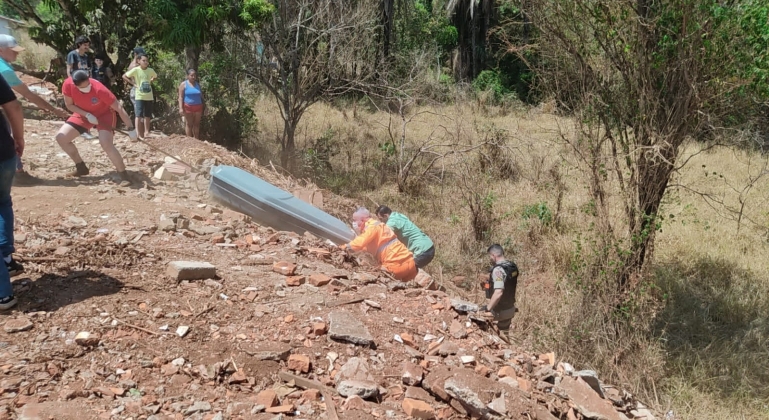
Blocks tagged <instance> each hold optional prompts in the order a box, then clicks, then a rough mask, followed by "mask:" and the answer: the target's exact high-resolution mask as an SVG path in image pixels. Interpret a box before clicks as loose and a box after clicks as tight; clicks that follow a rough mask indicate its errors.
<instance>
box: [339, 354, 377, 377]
mask: <svg viewBox="0 0 769 420" xmlns="http://www.w3.org/2000/svg"><path fill="white" fill-rule="evenodd" d="M334 380H335V381H337V382H340V381H372V382H373V381H374V377H373V376H371V374H370V373H369V367H368V363H366V360H364V359H362V358H359V357H351V358H350V359H349V360H348V361H347V363H345V364H344V365H342V367H341V368H340V369H339V371H338V372H337V373H336V375H335V376H334Z"/></svg>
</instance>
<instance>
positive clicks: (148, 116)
mask: <svg viewBox="0 0 769 420" xmlns="http://www.w3.org/2000/svg"><path fill="white" fill-rule="evenodd" d="M153 105H154V103H153V102H152V101H144V104H143V105H142V109H143V110H144V113H143V116H144V133H145V136H149V135H150V122H152V106H153Z"/></svg>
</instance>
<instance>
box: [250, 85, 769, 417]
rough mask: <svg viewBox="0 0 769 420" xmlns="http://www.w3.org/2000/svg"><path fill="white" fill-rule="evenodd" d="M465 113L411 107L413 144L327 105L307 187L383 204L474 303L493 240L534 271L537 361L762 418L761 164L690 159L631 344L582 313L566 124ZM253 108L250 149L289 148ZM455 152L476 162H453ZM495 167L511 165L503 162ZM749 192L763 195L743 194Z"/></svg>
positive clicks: (766, 306)
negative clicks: (479, 223)
mask: <svg viewBox="0 0 769 420" xmlns="http://www.w3.org/2000/svg"><path fill="white" fill-rule="evenodd" d="M456 103H457V104H462V105H446V106H440V107H411V108H409V109H408V110H407V111H406V113H405V114H404V116H405V117H406V124H405V130H404V123H403V121H404V120H402V119H401V118H400V116H398V115H396V114H391V113H387V112H384V111H377V110H376V109H374V107H372V106H370V105H369V104H366V103H365V102H359V103H357V104H347V105H346V106H343V107H340V108H332V107H330V106H328V105H325V104H318V105H316V106H314V107H312V108H310V110H309V111H308V114H307V115H306V116H305V118H304V119H303V120H302V122H301V123H300V125H299V130H298V132H297V148H298V149H300V150H307V149H309V148H312V149H313V153H306V154H305V155H304V161H305V162H306V169H307V172H306V176H307V177H312V178H313V179H314V180H316V182H317V183H318V184H320V185H323V186H325V187H326V188H329V189H333V190H334V191H335V192H338V193H341V194H344V195H347V196H351V197H357V199H358V201H359V202H360V204H363V205H367V206H370V207H373V206H374V205H375V204H380V203H386V204H388V205H390V206H391V207H392V208H394V209H396V210H400V211H402V212H404V213H406V214H408V215H409V216H410V217H411V218H412V219H413V220H414V221H415V222H416V223H417V224H418V225H419V226H421V227H422V228H423V229H424V230H425V231H427V232H428V233H429V234H430V235H431V236H432V237H433V239H434V240H435V241H436V243H437V245H438V247H437V248H438V254H437V258H436V261H435V262H433V264H431V266H430V271H431V272H432V274H434V275H436V276H438V277H439V278H441V279H442V281H443V282H444V283H445V284H447V285H451V286H452V287H453V286H454V285H453V284H452V279H453V278H454V277H455V276H459V275H462V276H466V277H467V280H466V281H465V282H464V286H466V288H467V289H468V290H467V291H465V293H467V294H468V295H470V296H474V297H475V298H476V299H480V293H479V292H478V291H477V290H475V289H474V287H475V286H474V283H475V281H474V279H475V276H476V275H477V274H478V273H479V272H480V271H481V270H482V268H483V267H484V266H485V259H484V258H483V250H484V249H485V247H486V246H487V245H488V244H489V243H491V242H499V243H502V244H503V245H505V246H506V248H507V249H508V250H510V251H511V252H512V254H513V255H514V258H515V260H516V262H517V263H518V264H519V265H520V266H521V267H522V270H523V273H524V275H523V277H522V281H523V282H524V287H522V288H520V289H519V290H520V292H519V294H520V299H519V301H520V305H521V313H520V316H519V317H518V318H517V319H516V323H515V325H516V328H517V331H518V336H519V337H520V340H521V341H522V342H525V343H526V344H527V345H529V346H531V347H532V348H533V349H534V350H536V349H537V348H541V349H545V348H549V349H555V350H556V351H558V352H559V354H562V355H564V358H565V359H568V360H571V361H574V362H575V363H576V364H577V365H578V366H579V367H584V368H594V369H596V370H598V371H599V372H600V373H601V375H602V376H604V377H610V378H611V379H612V380H614V381H615V382H619V383H622V384H623V385H625V386H628V387H630V388H631V389H635V390H636V392H637V393H639V394H641V395H642V396H643V397H644V399H645V400H646V401H651V402H653V403H654V404H655V405H656V408H657V409H658V410H659V411H660V412H661V413H663V414H664V413H665V412H667V411H668V410H673V411H674V413H675V414H676V418H690V419H694V418H696V419H724V418H755V419H758V418H766V416H767V415H769V408H768V407H767V402H769V387H767V384H769V369H768V368H769V366H767V365H768V364H769V362H767V360H769V358H767V347H766V339H767V337H768V336H769V303H767V302H769V300H767V297H769V260H767V259H766V258H765V255H766V252H767V227H769V213H767V210H766V209H767V208H768V206H767V205H766V203H767V200H768V199H769V176H767V172H766V164H767V160H766V157H765V156H762V155H760V154H758V153H753V152H739V151H733V150H732V149H730V148H727V147H715V148H712V149H709V150H706V151H703V146H702V145H700V144H696V143H693V144H690V145H688V146H687V147H686V151H685V157H688V156H691V160H690V161H689V163H688V165H687V166H686V167H685V168H684V169H683V171H682V172H681V173H680V174H678V175H677V177H676V181H675V183H676V184H677V185H679V187H678V188H675V189H672V190H671V191H669V193H668V195H667V196H666V198H665V200H664V204H663V213H664V215H665V219H664V221H663V222H662V225H661V231H660V232H659V233H658V235H659V236H658V241H657V243H656V246H655V264H654V266H653V269H652V270H651V272H649V273H648V274H647V275H646V278H644V279H637V281H641V282H643V284H644V287H641V288H639V290H641V291H642V292H641V293H640V294H639V295H638V296H636V297H635V298H636V299H635V300H632V301H634V302H636V305H637V307H638V308H643V311H639V310H637V309H638V308H629V309H628V315H627V316H629V317H635V316H638V314H645V315H646V316H645V318H644V319H640V318H639V319H633V322H634V325H637V326H638V327H637V328H636V329H635V330H634V331H633V332H630V333H626V334H625V333H623V334H624V335H621V336H617V335H616V333H615V334H614V335H612V334H610V333H609V332H604V331H603V330H602V328H603V327H602V326H601V325H599V324H595V323H591V321H590V319H591V317H590V314H591V312H592V311H595V310H599V309H596V308H592V307H586V306H587V305H585V303H584V302H585V301H586V299H585V294H586V290H587V289H586V287H585V284H587V283H588V282H587V281H585V280H586V279H584V278H582V277H581V276H583V275H584V272H583V271H581V262H582V260H583V259H584V258H590V253H591V239H590V238H591V233H592V232H593V229H592V228H591V223H594V220H593V218H592V217H591V216H590V208H591V203H590V201H589V200H590V198H589V193H588V190H587V188H588V182H587V177H586V174H585V173H584V168H581V167H579V166H578V164H577V163H576V162H577V160H576V159H574V157H573V155H572V154H571V153H572V152H571V151H570V150H571V149H569V148H568V147H566V146H565V144H564V138H570V136H573V135H574V134H573V132H574V130H573V126H572V123H571V121H570V120H569V119H568V118H563V117H559V116H556V115H553V114H550V113H546V112H544V111H547V110H543V109H542V107H540V108H537V109H526V108H523V107H520V108H517V109H513V110H512V111H509V110H508V111H507V112H501V111H500V110H499V109H497V108H494V107H489V106H485V105H483V104H478V103H473V102H471V101H465V100H463V99H462V98H458V99H457V101H456ZM467 104H472V105H467ZM255 109H258V110H259V112H258V117H259V119H260V123H259V125H260V138H261V139H260V140H255V141H258V142H261V144H262V145H264V144H265V143H267V142H270V141H271V140H272V139H275V138H276V137H279V136H278V135H279V133H277V132H276V129H277V128H279V127H281V125H282V124H281V120H280V117H279V115H278V113H277V109H276V108H275V106H274V104H273V103H272V102H270V101H269V100H267V99H262V100H260V101H259V102H258V103H257V104H256V106H255ZM338 109H342V110H343V111H339V110H338ZM404 132H405V145H406V147H405V151H404V158H403V159H401V160H400V162H401V163H403V162H406V161H408V160H409V156H414V153H415V151H416V150H418V149H419V148H420V147H422V149H423V150H424V151H425V152H424V153H423V156H424V159H422V160H418V163H416V164H415V165H414V167H413V168H412V170H413V171H414V174H416V175H412V180H411V183H409V184H408V190H407V191H406V192H399V191H398V190H399V188H398V186H397V185H396V183H395V181H394V179H395V174H396V173H397V171H398V159H399V157H400V153H399V151H396V153H395V154H394V155H392V156H390V157H389V158H385V156H386V155H387V153H386V150H387V147H383V144H385V143H387V142H388V141H391V140H392V139H395V140H398V139H400V138H401V137H402V136H403V133H404ZM484 142H486V143H487V144H486V145H484V146H483V147H480V145H481V143H484ZM428 146H429V147H428ZM473 146H479V147H473ZM262 150H264V148H262ZM451 150H454V151H458V150H470V151H469V152H466V153H454V154H448V155H447V152H450V151H451ZM500 154H501V155H504V156H506V157H507V158H506V159H497V158H494V157H492V156H498V155H500ZM444 155H446V156H445V157H442V158H440V157H441V156H444ZM319 156H320V157H321V158H319ZM324 156H327V157H328V159H326V158H324ZM262 157H263V158H264V156H262ZM434 157H439V159H438V160H437V161H435V162H434V164H433V165H432V166H430V167H429V168H428V164H429V163H430V162H433V158H434ZM319 160H320V161H322V162H321V163H320V164H319V163H318V161H319ZM681 161H683V160H681ZM423 169H424V170H423ZM482 169H483V170H485V172H483V171H482ZM706 174H707V175H706ZM748 184H752V185H753V187H752V188H751V189H749V190H743V188H744V187H745V186H746V185H748ZM401 189H402V188H401ZM740 193H742V194H740ZM703 195H705V196H706V198H708V199H705V198H703ZM474 198H476V199H477V198H479V199H480V203H481V208H482V210H485V211H486V213H487V214H486V216H485V217H487V219H488V220H487V222H488V223H489V225H488V226H490V230H489V231H488V232H487V239H486V240H483V241H476V239H475V232H474V230H473V226H472V223H473V214H471V212H470V210H469V204H470V203H471V202H472V200H473V199H474ZM614 204H615V205H616V211H621V208H620V207H619V204H618V203H617V202H615V203H614ZM742 204H744V206H742V209H743V215H742V218H741V219H740V223H739V231H738V223H737V219H738V211H737V210H739V209H740V207H741V205H742ZM606 331H608V329H607V330H606Z"/></svg>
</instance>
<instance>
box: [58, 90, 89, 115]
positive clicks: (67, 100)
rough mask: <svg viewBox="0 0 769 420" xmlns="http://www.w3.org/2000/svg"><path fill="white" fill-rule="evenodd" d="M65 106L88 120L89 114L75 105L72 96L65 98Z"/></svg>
mask: <svg viewBox="0 0 769 420" xmlns="http://www.w3.org/2000/svg"><path fill="white" fill-rule="evenodd" d="M64 105H66V106H67V109H68V110H70V111H72V112H74V113H75V114H80V115H82V116H83V117H84V118H88V114H89V112H88V111H86V110H84V109H83V108H80V107H79V106H77V105H75V101H74V99H72V97H70V96H66V95H65V96H64Z"/></svg>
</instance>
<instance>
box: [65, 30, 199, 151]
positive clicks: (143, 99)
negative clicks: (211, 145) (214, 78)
mask: <svg viewBox="0 0 769 420" xmlns="http://www.w3.org/2000/svg"><path fill="white" fill-rule="evenodd" d="M90 48H91V43H90V41H89V40H88V38H86V37H84V36H79V37H78V38H77V39H76V40H75V49H74V50H72V51H70V53H69V54H68V55H67V74H68V75H69V76H72V74H73V73H74V72H75V71H77V70H83V71H86V72H87V73H88V74H89V75H90V77H91V78H92V79H94V80H97V81H98V82H99V83H101V84H103V85H104V86H106V87H107V88H110V87H111V86H112V84H114V82H115V76H114V74H113V72H112V67H111V65H110V60H109V57H108V56H107V55H106V54H105V53H104V52H97V53H96V54H95V55H94V60H93V63H92V62H91V60H90V57H89V55H88V51H89V50H90ZM157 78H158V74H157V73H156V72H155V70H154V69H152V68H151V67H150V66H149V56H148V55H147V51H146V50H145V49H144V48H143V47H136V48H134V50H133V60H132V61H131V63H130V64H129V65H128V70H127V71H126V72H125V74H123V75H122V79H123V81H124V82H125V83H126V84H127V85H129V86H131V89H130V91H129V98H130V100H131V103H132V104H133V108H134V115H135V119H136V121H135V126H136V128H137V132H138V136H139V139H144V138H145V137H146V136H148V135H149V134H150V124H151V121H152V118H153V116H154V112H153V111H154V109H153V108H154V103H155V95H154V92H153V89H152V82H153V81H155V80H156V79H157ZM177 96H178V99H179V114H180V115H181V116H182V117H183V119H184V123H185V132H186V134H187V136H189V137H195V138H200V121H201V119H202V116H203V112H204V111H205V101H204V97H203V91H202V89H201V88H200V83H199V81H198V73H197V71H196V70H195V69H188V70H187V75H186V78H185V80H184V81H183V82H181V83H180V84H179V87H178V92H177Z"/></svg>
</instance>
